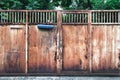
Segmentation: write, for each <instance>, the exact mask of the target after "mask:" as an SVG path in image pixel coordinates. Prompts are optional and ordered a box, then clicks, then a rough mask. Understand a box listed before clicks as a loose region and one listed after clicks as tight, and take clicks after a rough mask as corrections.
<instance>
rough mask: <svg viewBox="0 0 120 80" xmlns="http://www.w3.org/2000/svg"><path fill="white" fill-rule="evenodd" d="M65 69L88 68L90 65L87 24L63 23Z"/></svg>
mask: <svg viewBox="0 0 120 80" xmlns="http://www.w3.org/2000/svg"><path fill="white" fill-rule="evenodd" d="M62 29H63V45H64V47H63V70H67V71H76V70H86V69H88V67H89V58H88V53H87V50H88V49H87V37H88V33H87V26H86V25H63V27H62Z"/></svg>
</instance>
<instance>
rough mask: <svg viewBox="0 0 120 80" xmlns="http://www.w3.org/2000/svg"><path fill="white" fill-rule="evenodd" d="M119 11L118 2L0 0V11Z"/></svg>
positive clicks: (119, 1)
mask: <svg viewBox="0 0 120 80" xmlns="http://www.w3.org/2000/svg"><path fill="white" fill-rule="evenodd" d="M57 6H61V7H62V8H63V9H65V10H66V9H67V10H89V9H94V10H97V9H99V10H103V9H113V10H115V9H120V0H0V9H5V10H7V9H28V10H38V9H40V10H41V9H42V10H50V9H54V8H55V7H57Z"/></svg>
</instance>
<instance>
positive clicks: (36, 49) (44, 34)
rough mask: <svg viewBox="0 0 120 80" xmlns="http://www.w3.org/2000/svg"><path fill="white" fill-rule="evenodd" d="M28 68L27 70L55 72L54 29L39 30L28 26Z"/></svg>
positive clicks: (33, 26) (30, 71)
mask: <svg viewBox="0 0 120 80" xmlns="http://www.w3.org/2000/svg"><path fill="white" fill-rule="evenodd" d="M28 65H29V69H28V72H29V73H32V72H37V73H46V72H56V29H55V28H54V29H53V30H41V29H38V28H37V26H35V25H31V26H30V28H29V63H28Z"/></svg>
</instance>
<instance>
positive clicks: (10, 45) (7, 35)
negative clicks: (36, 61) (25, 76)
mask: <svg viewBox="0 0 120 80" xmlns="http://www.w3.org/2000/svg"><path fill="white" fill-rule="evenodd" d="M11 26H17V25H9V26H0V57H1V58H0V59H1V60H0V61H1V63H0V65H1V67H0V72H1V73H8V72H9V73H21V72H24V69H25V64H24V63H25V52H24V49H25V37H24V25H21V26H22V27H23V28H21V29H17V28H16V29H12V28H10V27H11Z"/></svg>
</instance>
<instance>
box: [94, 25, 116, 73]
mask: <svg viewBox="0 0 120 80" xmlns="http://www.w3.org/2000/svg"><path fill="white" fill-rule="evenodd" d="M116 36H117V26H116V25H113V26H111V25H94V26H93V29H92V69H93V71H95V72H99V71H100V72H109V71H114V70H116V69H117V68H118V67H117V63H118V56H117V54H118V52H117V45H116V44H117V43H116V42H117V40H116V38H117V37H116Z"/></svg>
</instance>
